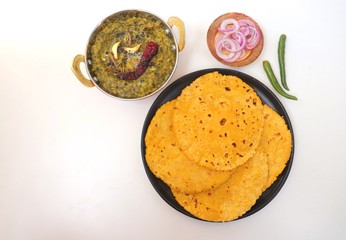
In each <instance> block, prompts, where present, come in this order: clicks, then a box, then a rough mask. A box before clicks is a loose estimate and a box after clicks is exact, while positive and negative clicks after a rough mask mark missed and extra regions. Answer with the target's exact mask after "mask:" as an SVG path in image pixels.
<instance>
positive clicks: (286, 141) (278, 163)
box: [258, 105, 292, 188]
mask: <svg viewBox="0 0 346 240" xmlns="http://www.w3.org/2000/svg"><path fill="white" fill-rule="evenodd" d="M263 116H264V127H263V134H262V137H261V140H260V144H259V146H258V148H259V149H258V151H262V152H264V153H265V154H266V156H267V158H268V165H269V175H268V182H267V184H266V188H268V187H270V186H271V185H272V184H273V183H274V181H275V180H276V179H277V177H278V176H279V175H280V174H281V173H282V171H283V170H284V168H285V167H286V164H287V162H288V160H289V158H290V156H291V150H292V135H291V132H290V130H289V129H288V128H287V124H286V122H285V120H284V118H283V117H281V116H280V115H279V114H278V113H277V112H275V111H274V110H273V109H272V108H270V107H269V106H268V105H264V107H263Z"/></svg>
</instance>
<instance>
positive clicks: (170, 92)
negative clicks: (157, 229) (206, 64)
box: [141, 68, 294, 220]
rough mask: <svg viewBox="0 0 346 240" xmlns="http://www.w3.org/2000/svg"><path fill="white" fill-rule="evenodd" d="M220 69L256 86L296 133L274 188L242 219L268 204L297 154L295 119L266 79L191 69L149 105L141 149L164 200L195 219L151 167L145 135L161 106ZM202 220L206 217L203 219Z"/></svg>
mask: <svg viewBox="0 0 346 240" xmlns="http://www.w3.org/2000/svg"><path fill="white" fill-rule="evenodd" d="M214 71H218V72H219V73H221V74H224V75H233V76H237V77H239V78H241V79H242V80H243V81H244V82H246V83H247V84H249V85H250V86H252V87H253V88H254V90H255V91H256V92H257V94H258V96H259V97H260V98H261V100H262V102H263V103H264V104H267V105H268V106H270V107H271V108H273V109H274V110H275V111H276V112H277V113H278V114H280V115H281V116H283V118H284V119H285V121H286V123H287V126H288V128H289V129H290V131H291V134H292V151H291V156H290V159H289V161H288V162H287V165H286V167H285V169H284V171H283V172H282V173H281V175H280V176H279V177H278V178H277V180H276V181H275V182H274V183H273V184H272V186H271V187H270V188H268V189H267V190H266V191H265V192H264V193H263V194H262V195H261V197H260V198H259V199H258V200H257V202H256V204H255V205H254V206H253V207H252V208H251V209H250V210H249V211H247V212H246V213H245V214H244V215H242V216H241V217H239V218H238V219H241V218H244V217H248V216H250V215H252V214H254V213H256V212H257V211H259V210H261V209H262V208H263V207H264V206H266V205H267V204H268V203H269V202H270V201H271V200H272V199H273V198H274V197H275V196H276V195H277V194H278V192H279V191H280V190H281V188H282V186H283V185H284V183H285V181H286V179H287V177H288V175H289V172H290V170H291V166H292V162H293V155H294V136H293V130H292V125H291V121H290V119H289V117H288V114H287V112H286V110H285V108H284V106H283V105H282V103H281V102H280V101H279V99H278V98H277V97H276V96H275V94H274V93H273V92H272V91H271V90H270V89H269V88H268V87H266V86H265V85H264V84H263V83H261V82H260V81H258V80H257V79H255V78H253V77H251V76H249V75H247V74H245V73H242V72H239V71H235V70H232V69H223V68H211V69H203V70H199V71H196V72H192V73H189V74H187V75H185V76H183V77H181V78H179V79H178V80H176V81H175V82H173V83H172V84H171V85H169V86H168V87H167V88H166V89H165V90H164V91H163V92H162V93H161V94H160V95H159V96H158V97H157V99H156V100H155V101H154V103H153V105H152V106H151V108H150V109H149V112H148V114H147V117H146V119H145V121H144V125H143V130H142V136H141V153H142V160H143V164H144V168H145V171H146V173H147V175H148V178H149V180H150V182H151V184H152V185H153V187H154V189H155V190H156V191H157V193H158V194H159V195H160V196H161V197H162V199H163V200H165V201H166V202H167V203H168V204H169V205H170V206H172V207H173V208H174V209H176V210H177V211H179V212H181V213H183V214H185V215H187V216H190V217H192V218H195V219H199V218H197V217H195V216H193V215H192V214H190V213H189V212H187V211H186V210H185V209H184V208H183V207H182V206H180V205H179V203H178V202H177V201H176V200H175V198H174V196H173V194H172V192H171V190H170V188H169V187H168V186H167V185H166V184H165V183H164V182H163V181H162V180H161V179H159V178H157V177H156V176H155V175H154V174H153V173H152V172H151V171H150V169H149V167H148V165H147V162H146V159H145V142H144V139H145V135H146V132H147V129H148V126H149V124H150V122H151V120H152V118H153V117H154V115H155V113H156V111H157V109H158V108H159V107H160V106H161V105H162V104H164V103H166V102H168V101H170V100H173V99H175V98H177V97H178V96H179V95H180V94H181V91H182V90H183V89H184V88H185V87H186V86H188V85H190V84H191V83H192V82H193V81H194V80H195V79H196V78H198V77H200V76H202V75H204V74H206V73H210V72H214ZM199 220H202V219H199Z"/></svg>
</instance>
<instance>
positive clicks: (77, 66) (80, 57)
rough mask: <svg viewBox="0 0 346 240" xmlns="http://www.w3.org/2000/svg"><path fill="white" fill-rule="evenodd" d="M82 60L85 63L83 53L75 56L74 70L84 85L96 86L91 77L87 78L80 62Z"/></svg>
mask: <svg viewBox="0 0 346 240" xmlns="http://www.w3.org/2000/svg"><path fill="white" fill-rule="evenodd" d="M82 62H83V63H85V58H84V56H83V55H81V54H78V55H77V56H75V58H74V59H73V62H72V72H73V73H74V75H75V76H76V77H77V79H78V80H79V81H80V82H81V83H82V84H83V85H84V86H86V87H94V86H95V84H94V83H93V82H92V81H91V80H90V79H87V78H86V77H85V76H84V75H83V73H82V71H81V69H80V64H81V63H82Z"/></svg>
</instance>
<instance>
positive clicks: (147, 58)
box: [116, 42, 159, 80]
mask: <svg viewBox="0 0 346 240" xmlns="http://www.w3.org/2000/svg"><path fill="white" fill-rule="evenodd" d="M158 48H159V45H158V44H157V43H155V42H148V43H147V45H146V46H145V49H144V51H143V54H142V57H141V59H140V61H139V64H138V66H137V68H136V70H135V71H133V72H119V73H117V75H116V76H117V77H118V78H119V79H122V80H135V79H137V78H139V77H140V76H141V75H142V74H143V73H144V72H145V71H146V70H147V68H148V67H149V66H151V65H152V62H151V60H152V58H153V57H154V56H155V55H156V54H157V51H158Z"/></svg>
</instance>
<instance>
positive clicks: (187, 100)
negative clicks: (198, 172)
mask: <svg viewBox="0 0 346 240" xmlns="http://www.w3.org/2000/svg"><path fill="white" fill-rule="evenodd" d="M175 108H176V109H175V111H174V115H173V122H174V124H173V129H174V132H175V136H176V138H177V141H178V143H179V146H180V149H181V150H182V151H183V152H184V153H185V154H186V156H188V157H189V158H190V159H192V160H193V161H196V162H197V163H199V164H200V165H202V166H205V167H208V168H210V169H215V170H232V169H234V168H235V167H237V166H239V165H241V164H243V163H244V162H246V161H247V160H248V159H249V158H250V157H252V155H253V154H254V153H255V149H256V148H257V146H258V144H259V140H260V137H261V134H262V131H263V121H264V120H263V116H262V108H263V105H262V102H261V99H260V98H259V97H258V95H257V94H256V92H255V91H254V90H253V88H252V87H251V86H249V85H248V84H246V83H245V82H244V81H242V80H241V79H240V78H238V77H235V76H226V75H221V74H219V73H217V72H212V73H208V74H205V75H203V76H201V77H199V78H198V79H196V80H195V81H194V82H193V83H192V84H191V85H190V86H188V87H186V88H185V89H184V90H183V91H182V93H181V95H180V96H179V97H178V98H177V102H176V104H175ZM206 149H207V151H206Z"/></svg>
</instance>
